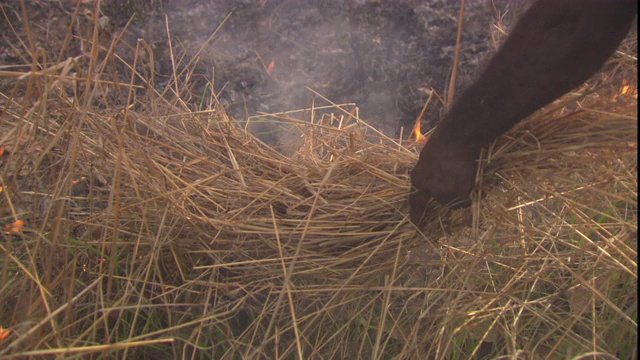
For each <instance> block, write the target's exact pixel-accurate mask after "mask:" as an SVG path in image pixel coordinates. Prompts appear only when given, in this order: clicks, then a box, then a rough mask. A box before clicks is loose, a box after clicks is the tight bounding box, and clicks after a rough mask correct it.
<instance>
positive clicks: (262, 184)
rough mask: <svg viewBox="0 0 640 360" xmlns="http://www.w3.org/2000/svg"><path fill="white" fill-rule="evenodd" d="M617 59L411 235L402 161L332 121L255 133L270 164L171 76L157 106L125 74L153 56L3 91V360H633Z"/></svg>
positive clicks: (408, 156)
mask: <svg viewBox="0 0 640 360" xmlns="http://www.w3.org/2000/svg"><path fill="white" fill-rule="evenodd" d="M627 46H628V47H629V46H635V41H633V42H630V43H629V44H627ZM622 53H623V54H622V55H618V56H617V57H616V60H615V61H616V64H617V66H615V67H612V69H610V70H609V71H608V72H607V73H605V74H603V75H601V76H600V78H601V79H604V80H605V81H604V82H603V83H602V84H600V85H599V86H597V87H596V88H595V91H591V90H592V89H591V88H589V87H587V86H585V87H584V88H583V89H580V91H579V93H582V94H585V95H584V96H583V97H582V98H580V99H579V101H577V102H576V101H575V99H576V97H577V94H578V92H576V93H573V94H570V95H569V96H567V97H566V98H565V99H563V100H561V101H559V102H556V103H555V104H553V105H550V106H549V107H547V109H546V110H543V111H541V112H539V113H538V114H536V115H535V116H533V117H532V118H531V119H529V120H528V121H527V122H525V123H523V124H522V125H521V126H519V127H518V128H517V129H515V130H514V131H512V132H510V133H509V134H508V135H505V136H503V137H501V138H500V139H499V140H498V141H496V143H495V144H494V145H493V146H492V147H491V148H490V149H489V150H488V151H487V154H486V156H485V158H484V161H483V166H482V170H483V173H484V175H483V176H482V181H481V183H480V184H479V189H480V194H479V197H478V200H477V201H476V202H475V203H474V206H473V207H472V208H470V209H462V210H456V211H451V210H448V209H445V208H442V207H439V206H437V205H435V204H432V205H431V212H432V213H431V217H430V219H429V221H428V223H427V224H425V226H424V227H423V228H422V229H420V230H418V229H416V228H415V227H414V226H413V225H412V224H410V223H409V221H408V219H407V213H408V204H407V195H408V192H409V178H408V172H409V170H410V169H411V168H412V166H413V165H414V163H415V161H416V160H417V149H416V148H415V143H413V142H411V141H401V140H394V139H390V138H388V137H385V136H383V135H381V134H378V133H376V132H375V131H374V130H373V129H371V128H370V127H368V126H367V125H366V124H365V123H364V122H363V121H362V120H360V119H359V118H358V116H357V109H356V108H354V107H352V106H350V105H342V106H338V105H334V106H333V108H332V109H327V108H322V109H320V108H318V109H307V110H306V111H300V112H291V113H285V114H266V115H264V116H261V117H260V119H261V120H264V121H273V122H279V123H281V124H283V126H284V127H286V128H287V129H288V130H289V133H288V135H287V136H288V137H289V139H293V138H295V139H297V140H296V141H293V142H291V141H287V145H288V146H291V144H292V143H293V144H296V146H297V147H296V148H295V151H289V152H288V153H287V152H285V151H278V150H277V149H275V148H274V147H270V146H267V145H265V144H264V143H262V142H261V141H260V140H258V138H257V137H255V136H254V135H252V134H251V133H249V132H247V131H245V129H244V125H241V124H239V123H238V122H236V121H235V120H233V119H230V118H229V117H228V116H227V115H226V114H225V112H224V109H222V108H221V107H220V106H219V104H218V103H217V102H216V99H215V97H212V98H211V99H209V101H208V102H207V103H209V104H211V105H210V106H207V107H205V108H203V109H200V110H198V111H195V110H193V109H192V108H190V107H189V106H188V105H187V104H188V103H189V101H191V100H190V99H189V98H188V96H189V87H188V71H187V72H185V73H183V74H182V75H180V74H179V73H178V72H176V74H175V75H176V76H175V78H174V80H175V79H178V80H175V83H174V84H173V88H172V89H175V91H174V92H173V94H158V93H157V92H156V91H155V90H154V84H153V79H152V78H149V77H144V76H143V75H141V74H142V73H143V72H142V71H136V70H135V69H137V68H141V67H142V65H141V63H142V62H143V60H144V59H147V61H152V60H148V59H149V57H145V58H142V60H140V63H133V64H130V63H126V62H123V60H122V58H120V57H119V56H118V54H117V53H116V52H113V51H112V49H109V50H107V49H103V50H100V51H98V50H97V49H96V50H95V51H94V52H91V53H87V54H85V55H83V56H81V57H79V58H78V59H75V61H71V60H68V61H65V62H59V63H58V64H55V65H49V66H46V67H45V66H42V65H41V64H39V63H35V62H34V66H33V70H25V71H22V72H18V71H5V72H4V73H3V75H4V80H5V81H9V80H10V81H11V87H5V88H7V89H11V90H10V91H6V92H4V93H2V94H0V97H1V103H0V108H1V109H2V113H1V118H0V133H1V134H2V135H1V136H0V146H1V147H2V148H3V149H4V154H3V155H2V157H0V167H1V168H0V171H1V177H0V181H1V183H0V185H1V186H2V192H1V193H0V196H1V197H2V200H1V202H0V222H1V223H2V226H3V235H2V238H1V241H0V267H2V274H1V275H0V304H2V306H1V307H0V326H1V327H2V329H1V331H2V334H3V335H2V340H0V357H3V358H23V357H27V356H32V357H39V356H51V357H53V356H65V357H87V356H89V354H93V355H91V356H96V357H109V358H112V357H113V358H125V357H128V358H193V357H197V358H215V359H219V358H225V359H232V358H249V359H274V358H287V359H289V358H304V359H307V358H366V359H369V358H371V359H374V358H375V359H377V358H442V359H446V358H467V357H474V356H475V357H496V356H506V355H509V356H519V357H522V356H526V357H528V358H566V357H571V356H580V355H585V356H586V355H587V354H602V356H617V357H619V358H630V357H633V356H634V351H635V350H634V349H635V346H636V345H635V338H636V337H637V291H636V280H637V248H636V234H637V178H636V176H637V159H636V157H637V138H636V134H637V110H636V107H637V92H635V95H634V89H635V87H634V86H635V79H636V77H637V75H636V74H637V70H636V68H637V65H636V62H635V59H633V58H631V57H630V56H627V55H625V54H624V49H623V51H622ZM136 59H139V58H138V57H136ZM136 61H137V60H136ZM113 64H116V65H117V66H111V65H113ZM151 65H152V63H151ZM115 68H117V69H120V70H119V71H122V72H115V71H113V70H112V69H115ZM127 68H128V69H129V72H128V73H127V72H126V69H127ZM122 69H125V70H122ZM74 73H75V75H73V74H74ZM125 74H128V75H126V76H125ZM185 74H187V75H185ZM622 79H625V81H627V82H630V81H631V82H632V83H627V84H626V86H627V87H626V88H621V86H622V85H624V84H623V82H622ZM183 80H184V81H183ZM623 92H624V93H623ZM161 95H162V96H161ZM614 97H615V100H614ZM320 110H321V111H320ZM328 113H330V114H331V115H327V114H328ZM320 114H322V115H320ZM245 125H246V124H245ZM289 150H291V149H289ZM285 153H286V154H287V155H284V154H285ZM19 221H24V224H23V223H21V222H19Z"/></svg>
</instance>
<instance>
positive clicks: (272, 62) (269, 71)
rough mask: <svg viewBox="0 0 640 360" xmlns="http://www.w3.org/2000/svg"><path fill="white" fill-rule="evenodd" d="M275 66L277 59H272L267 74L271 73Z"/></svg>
mask: <svg viewBox="0 0 640 360" xmlns="http://www.w3.org/2000/svg"><path fill="white" fill-rule="evenodd" d="M274 67H276V61H275V60H273V59H272V60H271V62H270V63H269V66H267V74H269V75H271V71H272V70H273V68H274Z"/></svg>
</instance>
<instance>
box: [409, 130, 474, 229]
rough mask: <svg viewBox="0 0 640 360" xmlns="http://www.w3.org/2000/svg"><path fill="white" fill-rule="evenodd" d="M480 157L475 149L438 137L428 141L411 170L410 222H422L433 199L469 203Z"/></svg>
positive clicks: (457, 205) (449, 203) (444, 201)
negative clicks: (439, 140) (440, 139)
mask: <svg viewBox="0 0 640 360" xmlns="http://www.w3.org/2000/svg"><path fill="white" fill-rule="evenodd" d="M477 157H478V156H477V155H475V154H474V152H465V151H462V150H461V149H459V148H457V147H456V146H453V145H443V144H440V143H439V142H438V141H435V139H431V140H430V141H429V142H427V144H426V145H425V147H424V148H423V149H422V151H421V153H420V158H419V159H418V163H417V164H416V166H415V167H414V168H413V171H412V172H411V185H412V188H413V189H412V190H413V192H412V193H411V195H409V205H410V208H411V210H410V215H411V222H412V223H414V224H415V225H419V223H420V221H421V220H422V217H423V216H424V213H425V210H426V207H427V204H428V203H429V201H430V200H431V198H434V199H435V200H436V201H438V202H439V203H441V204H443V205H448V206H450V207H453V208H456V207H463V206H469V205H470V204H471V201H470V198H469V194H470V193H471V190H472V189H473V185H474V184H475V179H476V172H477V168H478V163H477Z"/></svg>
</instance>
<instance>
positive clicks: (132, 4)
mask: <svg viewBox="0 0 640 360" xmlns="http://www.w3.org/2000/svg"><path fill="white" fill-rule="evenodd" d="M75 3H76V2H75V1H31V2H26V9H24V11H23V9H22V8H21V5H20V3H19V2H14V1H10V0H0V5H1V6H2V10H3V11H4V14H5V17H6V18H5V20H3V21H2V22H0V23H1V25H0V32H1V33H2V37H1V38H0V64H1V66H4V67H6V66H9V65H21V64H30V63H31V62H32V61H31V57H30V55H29V52H28V51H27V49H28V47H29V46H30V45H29V44H27V45H26V46H25V45H22V44H21V41H20V40H19V38H21V39H22V41H26V39H27V36H26V26H25V24H26V23H25V21H24V14H27V17H28V19H29V21H30V22H29V24H30V26H31V29H30V32H31V36H32V38H33V39H34V40H35V41H36V42H37V46H38V47H41V48H43V49H44V50H45V52H46V53H47V54H48V60H49V61H53V60H55V59H56V58H58V57H59V56H60V58H61V59H65V58H67V57H73V56H77V55H78V54H80V53H82V51H83V49H82V41H81V40H80V39H79V38H80V36H79V37H77V38H74V40H73V41H72V44H73V46H69V47H68V48H66V49H64V53H63V54H60V51H61V44H62V42H63V39H64V38H65V36H66V35H67V31H68V29H69V28H70V26H69V25H70V23H71V18H72V14H73V12H74V11H75ZM83 3H84V5H82V7H81V9H80V14H85V17H89V16H91V15H90V11H91V10H94V9H95V6H96V5H95V1H83ZM520 7H521V6H520V5H519V4H516V3H514V2H513V1H508V0H501V1H494V2H486V1H467V4H466V8H465V17H464V19H465V21H464V24H463V34H462V44H461V53H460V61H459V68H458V71H459V78H458V79H459V81H458V84H459V86H458V89H460V88H463V87H464V84H465V83H468V81H469V79H471V78H472V74H474V73H475V72H476V71H477V69H478V68H479V65H480V64H481V63H482V62H484V61H485V59H487V58H488V55H490V54H491V53H492V52H493V50H494V49H495V46H496V44H495V43H496V39H497V38H499V37H500V36H499V32H498V31H496V30H495V29H494V30H492V25H493V24H494V23H495V21H496V19H501V21H504V22H506V23H510V22H512V21H513V18H514V16H513V14H514V13H516V12H517V11H513V10H512V9H514V8H515V9H519V8H520ZM101 13H102V15H104V16H107V17H108V26H107V27H106V29H105V31H103V32H104V33H105V37H107V38H111V39H113V38H114V37H115V36H119V34H121V33H123V29H124V28H125V26H127V24H128V23H129V22H130V20H131V22H130V23H129V25H128V27H127V29H126V31H124V36H123V40H124V41H123V42H122V44H124V45H121V46H120V49H118V50H117V51H118V53H119V54H121V55H122V56H125V57H126V56H131V57H133V54H134V52H133V49H135V47H136V44H137V43H138V39H144V40H145V41H146V43H147V44H149V45H150V47H151V48H152V49H153V53H154V60H155V61H154V63H155V69H154V71H155V73H156V83H155V87H156V88H157V89H158V90H160V91H162V92H164V93H165V94H170V92H166V91H164V90H166V89H165V87H166V86H167V84H168V83H169V81H170V79H171V75H172V74H173V73H174V70H173V67H174V65H173V64H174V63H175V64H176V65H175V67H176V68H178V69H180V68H184V67H185V65H186V64H187V63H188V62H189V61H190V60H191V59H193V58H194V57H195V58H196V59H197V61H198V62H197V66H196V67H195V71H194V73H193V76H192V79H191V80H192V81H193V87H192V88H191V94H192V95H193V96H192V97H191V98H190V99H188V100H189V102H190V106H192V107H193V109H198V108H200V107H203V106H204V105H206V104H205V101H206V99H208V98H210V94H209V93H208V92H209V91H211V86H210V83H213V89H215V92H216V93H217V95H218V99H219V100H220V101H221V103H222V104H223V105H224V107H225V109H226V111H227V112H228V113H229V114H230V115H231V116H232V117H234V118H236V119H238V120H242V119H246V118H247V117H248V116H251V115H255V114H256V113H259V112H266V113H271V112H280V111H286V110H292V109H300V108H305V107H309V106H310V105H311V104H312V101H314V100H315V101H316V105H317V104H318V99H317V97H316V96H315V95H314V94H313V93H312V92H311V91H309V90H308V89H307V87H308V88H311V89H313V90H314V91H316V92H318V93H319V94H322V95H323V96H324V97H326V98H328V99H329V100H331V101H333V102H335V103H346V102H353V103H356V104H357V105H358V106H359V107H360V117H361V118H362V119H364V120H366V121H367V122H369V123H370V124H372V125H374V126H375V127H377V128H378V129H380V130H382V131H383V132H384V133H386V134H388V135H391V136H396V135H397V134H398V133H399V130H400V127H401V126H404V127H405V128H407V127H411V125H412V123H413V122H414V121H415V119H416V117H417V116H418V114H419V113H420V110H421V109H422V107H423V105H424V103H425V101H426V99H427V98H428V97H429V94H430V93H431V92H432V91H435V92H436V94H437V95H438V96H441V97H443V96H444V94H445V93H446V88H447V84H448V81H449V77H450V73H451V68H452V64H453V56H454V52H455V44H456V32H457V25H458V13H459V1H451V0H429V1H421V0H399V1H375V0H340V1H326V0H306V1H298V0H295V1H294V0H236V1H203V0H181V1H175V0H163V1H159V0H153V1H148V0H104V1H102V5H101ZM505 14H506V16H505ZM165 16H166V19H167V20H168V21H166V22H165ZM105 19H107V18H105ZM225 19H226V21H225ZM6 20H8V21H6ZM82 20H83V17H82V16H80V20H76V23H75V24H72V26H71V27H72V29H73V32H74V35H81V34H82V33H88V31H86V29H83V26H85V27H88V26H90V25H88V24H89V23H88V22H87V24H84V25H83V24H82ZM9 24H11V25H12V26H13V30H12V29H11V28H10V27H9ZM167 24H168V28H169V30H170V32H171V34H170V36H169V35H168V34H167ZM221 25H222V26H221ZM220 26H221V28H220V30H219V31H218V32H216V33H215V35H214V36H213V37H211V35H212V34H214V32H215V30H216V29H217V28H218V27H220ZM14 30H15V32H14ZM492 33H493V36H492ZM210 37H211V39H210V40H209V41H208V42H207V39H209V38H210ZM492 37H493V38H494V39H492ZM169 39H171V44H170V43H169ZM108 43H109V42H108V39H105V45H108ZM170 48H172V49H173V54H174V62H172V59H171V52H170ZM127 54H128V55H127ZM61 55H62V56H61ZM130 63H133V60H132V59H131V60H130ZM270 65H271V66H270ZM269 67H271V69H269ZM2 81H3V82H4V80H2ZM437 99H438V98H437V97H435V98H434V100H436V101H432V102H431V104H430V106H429V108H428V111H427V116H426V121H425V123H426V124H427V125H426V127H430V126H432V125H433V124H434V123H435V122H437V120H438V119H439V118H440V116H441V115H442V112H443V111H442V109H443V106H442V103H441V101H440V100H437ZM405 133H406V132H405Z"/></svg>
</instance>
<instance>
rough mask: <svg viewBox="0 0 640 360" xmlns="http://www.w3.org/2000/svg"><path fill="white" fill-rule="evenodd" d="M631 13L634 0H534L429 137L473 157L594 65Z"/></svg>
mask: <svg viewBox="0 0 640 360" xmlns="http://www.w3.org/2000/svg"><path fill="white" fill-rule="evenodd" d="M636 13H637V3H636V1H635V0H634V1H629V0H581V1H577V0H540V1H537V2H536V3H535V4H533V5H532V6H531V8H530V9H529V10H528V11H527V12H526V13H525V14H523V16H522V18H521V19H520V21H519V22H518V24H517V25H516V27H515V28H514V29H513V31H512V32H511V34H510V36H509V38H508V39H507V41H506V42H505V44H504V45H503V46H502V48H501V49H500V50H499V51H498V53H497V54H496V55H495V57H494V58H493V59H492V61H491V62H490V64H489V65H488V67H487V68H486V70H485V71H484V72H483V73H482V74H481V76H480V77H479V78H478V79H477V80H476V81H475V82H474V83H473V85H471V87H470V88H469V89H467V91H465V92H464V93H463V94H462V96H461V97H460V98H459V99H457V101H456V102H455V104H454V106H453V107H452V108H451V109H450V111H449V112H448V113H447V115H446V116H445V118H444V119H443V120H442V121H441V123H440V124H439V126H438V128H437V129H436V131H435V133H434V134H433V136H432V138H431V140H430V141H434V142H437V143H441V144H447V145H446V146H455V147H457V151H462V152H464V153H465V154H466V156H467V157H477V155H478V153H479V151H480V149H481V148H482V147H484V146H486V145H488V144H489V143H490V142H492V141H493V140H494V139H495V138H496V137H498V136H499V135H501V134H502V133H504V132H505V131H507V130H509V129H510V128H512V127H513V126H514V125H515V124H516V123H517V122H519V121H520V120H522V119H524V118H525V117H527V116H529V115H531V114H532V113H533V112H535V111H536V110H538V109H539V108H541V107H542V106H544V105H546V104H548V103H549V102H551V101H553V100H554V99H556V98H558V97H560V96H561V95H563V94H565V93H567V92H568V91H570V90H571V89H573V88H575V87H577V86H579V85H580V84H582V83H583V82H584V81H586V80H587V79H589V78H590V77H591V76H592V75H593V74H594V73H595V72H597V71H598V70H599V69H600V68H601V67H602V65H603V64H604V63H605V61H606V60H607V59H608V58H609V57H610V56H611V55H612V54H613V52H614V51H615V49H616V48H617V46H618V45H619V44H620V42H621V41H622V40H623V39H624V37H625V36H626V34H627V33H628V31H629V28H630V27H631V24H632V23H633V19H634V17H635V15H636Z"/></svg>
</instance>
